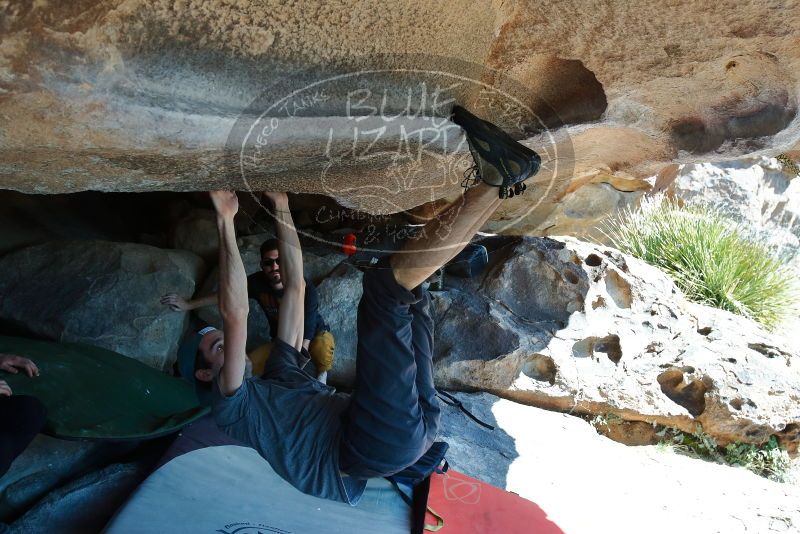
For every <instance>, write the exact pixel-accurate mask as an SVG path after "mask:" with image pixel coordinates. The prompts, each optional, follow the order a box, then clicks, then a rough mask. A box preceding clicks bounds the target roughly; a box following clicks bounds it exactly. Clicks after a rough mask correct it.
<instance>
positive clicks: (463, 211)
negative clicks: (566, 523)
mask: <svg viewBox="0 0 800 534" xmlns="http://www.w3.org/2000/svg"><path fill="white" fill-rule="evenodd" d="M453 121H454V122H455V123H456V124H459V125H460V126H462V128H464V129H465V131H466V134H467V139H468V141H469V146H470V150H471V152H472V155H473V158H474V159H475V166H474V167H473V169H472V171H473V173H474V175H473V176H471V177H470V179H469V180H468V181H467V183H466V184H465V186H466V187H467V190H466V191H465V193H464V195H463V196H462V197H460V198H459V200H458V201H456V202H455V203H454V204H453V205H451V206H450V207H449V208H447V210H445V211H446V212H447V211H449V212H450V215H451V217H447V216H446V215H447V213H445V214H444V215H445V216H443V217H440V218H437V219H434V220H432V221H430V222H429V223H427V225H426V226H427V227H428V230H429V231H427V232H426V233H425V236H426V237H425V238H423V239H419V240H411V241H409V242H407V243H406V244H405V245H404V248H402V249H401V250H399V251H397V252H395V253H394V254H393V255H391V256H390V257H388V258H384V259H383V260H381V261H380V262H378V264H376V265H375V266H373V267H370V268H367V269H366V271H365V273H364V278H363V296H362V298H361V302H360V304H359V307H358V316H357V319H356V321H357V324H358V346H357V361H356V384H355V390H354V392H353V394H352V395H350V396H347V395H344V394H340V393H337V392H336V391H335V390H334V389H333V388H331V387H329V386H326V385H324V384H322V383H320V382H319V381H317V380H316V379H315V377H313V376H312V375H309V374H307V373H306V372H305V371H303V370H302V369H301V368H300V367H299V365H298V361H301V360H302V358H303V353H304V347H303V337H304V336H303V324H304V300H305V290H306V283H305V280H304V279H303V261H302V253H301V248H300V241H299V239H298V236H297V232H296V231H295V229H294V225H293V221H292V216H291V213H290V211H289V201H288V197H287V196H286V194H285V193H264V196H265V198H266V199H268V201H269V203H270V204H271V209H272V213H273V214H274V217H275V220H276V225H277V235H278V250H279V253H280V258H281V272H282V278H283V287H284V291H283V298H282V299H281V302H280V314H279V319H278V327H277V334H276V335H275V337H274V343H273V346H272V353H271V354H270V357H269V359H268V360H267V362H266V367H265V370H264V373H263V375H262V377H253V378H249V379H246V380H245V379H244V373H245V365H246V354H245V343H246V338H247V315H248V291H247V277H246V275H245V271H244V266H243V264H242V259H241V257H240V255H239V251H238V248H237V246H236V236H235V233H234V224H233V218H234V215H235V214H236V212H237V210H238V199H237V197H236V194H235V193H233V192H227V191H215V192H212V193H211V198H212V201H213V203H214V207H215V209H216V211H217V221H218V228H219V237H220V239H219V242H220V260H219V268H220V284H219V308H220V312H221V314H222V318H223V322H224V332H223V334H222V335H221V336H219V337H220V339H219V343H214V344H213V346H209V347H206V349H207V350H205V349H202V348H201V350H202V352H203V354H202V355H203V358H204V359H205V360H206V361H207V362H208V365H209V367H210V370H211V374H212V376H213V377H214V378H213V387H212V390H213V391H212V394H213V396H214V400H213V402H212V411H213V414H214V418H215V420H216V423H217V424H218V425H219V427H220V428H221V429H223V431H225V432H226V433H227V434H229V435H230V436H232V437H234V438H235V439H237V440H239V441H241V442H243V443H245V444H248V445H250V446H252V447H253V448H254V449H255V450H257V451H258V452H259V453H260V454H261V455H262V456H263V457H264V458H265V459H266V460H267V461H268V462H269V463H270V465H271V466H272V467H273V469H274V470H275V471H276V472H277V473H278V474H279V475H280V476H281V477H282V478H283V479H285V480H286V481H288V482H289V483H291V484H292V485H293V486H294V487H296V488H297V489H299V490H300V491H302V492H304V493H307V494H311V495H315V496H318V497H323V498H327V499H332V500H336V501H342V502H347V503H350V504H353V505H355V504H356V503H357V502H358V501H359V499H360V498H361V495H362V493H363V491H364V488H365V486H366V481H367V479H368V478H371V477H384V476H389V475H392V474H394V473H397V472H399V471H401V470H403V469H405V468H407V467H409V466H412V465H414V464H415V463H416V462H418V460H419V459H420V458H421V457H422V456H423V455H424V454H425V453H426V452H427V451H428V450H429V448H431V446H432V444H433V443H434V438H435V437H436V433H437V430H438V425H439V407H438V405H437V400H436V397H435V395H436V390H435V389H434V384H433V363H432V359H431V358H432V354H433V333H432V327H433V321H432V319H431V315H430V298H429V296H428V294H427V292H426V291H425V290H423V289H422V287H421V284H422V283H423V282H424V281H425V280H426V279H427V278H428V277H429V276H431V275H432V274H433V273H435V272H436V271H437V270H438V269H439V268H440V267H441V266H442V265H444V264H445V263H446V262H447V261H448V260H450V259H451V258H453V257H454V256H455V255H456V254H458V252H459V251H461V250H462V249H463V248H464V247H465V246H466V245H467V244H468V243H469V241H470V239H471V238H472V236H473V235H474V234H475V233H476V232H477V231H478V229H480V228H481V226H482V225H483V224H484V223H485V222H486V220H487V219H488V218H489V217H490V216H491V215H492V213H494V211H495V209H496V208H497V207H498V206H499V204H500V203H501V202H502V199H503V198H505V197H507V196H511V195H513V194H514V193H516V194H519V193H522V192H523V191H524V184H523V182H524V180H526V179H527V178H529V177H530V176H532V175H534V174H535V173H536V172H537V170H538V167H539V162H540V160H539V156H538V155H537V154H536V153H535V152H534V151H532V150H530V149H528V148H526V147H524V146H523V145H521V144H519V143H517V142H516V141H514V140H513V139H511V137H509V136H508V135H506V134H505V133H504V132H502V131H501V130H500V129H499V128H497V127H495V126H494V125H492V124H490V123H488V122H486V121H483V120H481V119H479V118H477V117H475V116H474V115H472V114H471V113H469V112H468V111H466V110H464V109H463V108H458V107H457V108H455V109H454V114H453ZM495 188H499V194H498V190H497V189H495ZM441 221H447V227H448V228H447V229H448V231H447V232H446V235H445V233H441V232H438V231H437V230H440V228H439V226H441V225H442V224H443V223H442V222H441Z"/></svg>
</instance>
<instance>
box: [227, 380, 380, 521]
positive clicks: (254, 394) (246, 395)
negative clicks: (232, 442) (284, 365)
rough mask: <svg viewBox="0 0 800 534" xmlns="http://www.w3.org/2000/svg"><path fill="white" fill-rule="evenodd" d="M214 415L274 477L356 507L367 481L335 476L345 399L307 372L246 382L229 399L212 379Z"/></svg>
mask: <svg viewBox="0 0 800 534" xmlns="http://www.w3.org/2000/svg"><path fill="white" fill-rule="evenodd" d="M213 391H214V400H213V403H212V413H213V414H214V419H215V420H216V422H217V425H219V427H220V428H221V429H222V430H223V431H224V432H225V433H226V434H228V435H229V436H231V437H233V438H235V439H237V440H239V441H241V442H243V443H245V444H247V445H250V446H251V447H253V448H254V449H255V450H256V451H258V453H259V454H260V455H261V456H263V457H264V459H266V460H267V461H268V462H269V464H270V465H271V466H272V468H273V469H274V470H275V472H276V473H278V475H280V476H281V478H283V479H284V480H286V481H287V482H289V483H290V484H292V485H293V486H294V487H295V488H297V489H298V490H300V491H302V492H303V493H306V494H309V495H314V496H317V497H322V498H325V499H331V500H334V501H341V502H346V503H349V504H352V505H355V504H356V503H357V502H358V501H359V499H360V498H361V495H362V494H363V492H364V487H365V486H366V480H356V479H353V478H351V477H348V476H346V475H342V474H340V472H339V442H340V440H341V435H342V414H343V412H344V411H345V409H346V408H347V406H348V404H349V396H347V395H344V394H341V393H336V390H335V389H334V388H332V387H330V386H326V385H324V384H322V383H320V382H319V381H317V380H316V379H314V378H313V377H311V376H310V375H308V374H307V373H305V372H303V371H301V370H299V369H296V368H293V369H285V370H284V371H283V372H282V373H281V374H280V376H279V377H277V378H269V379H266V380H265V379H261V378H255V377H253V378H248V379H247V380H245V381H244V382H243V383H242V386H241V387H240V388H239V389H238V390H237V391H236V393H234V394H233V395H231V396H230V397H225V396H223V395H222V394H221V393H220V391H219V386H218V384H217V382H216V381H215V382H214V384H213Z"/></svg>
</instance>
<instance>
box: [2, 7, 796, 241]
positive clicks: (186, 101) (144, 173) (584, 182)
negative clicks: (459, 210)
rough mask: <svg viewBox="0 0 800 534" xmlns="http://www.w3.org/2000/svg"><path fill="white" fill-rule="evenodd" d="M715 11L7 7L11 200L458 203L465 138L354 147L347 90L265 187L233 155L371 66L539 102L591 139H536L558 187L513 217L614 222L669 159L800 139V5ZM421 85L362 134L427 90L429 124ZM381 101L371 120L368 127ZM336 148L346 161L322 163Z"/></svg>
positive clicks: (298, 129) (462, 95) (268, 167)
mask: <svg viewBox="0 0 800 534" xmlns="http://www.w3.org/2000/svg"><path fill="white" fill-rule="evenodd" d="M706 7H707V6H700V5H699V4H697V3H692V2H674V3H671V4H669V5H663V3H662V2H656V1H655V0H638V1H637V2H634V3H632V4H630V5H626V7H625V9H624V10H620V9H617V8H615V6H614V5H613V4H610V3H608V2H606V1H604V0H596V1H591V2H583V1H567V2H561V1H559V2H551V1H547V2H532V1H530V0H515V1H513V2H503V3H496V2H488V1H481V2H467V1H463V0H449V1H447V2H437V3H434V4H425V5H420V4H418V3H414V2H407V1H402V2H392V3H391V4H386V5H384V4H381V5H380V6H377V5H366V4H360V3H357V2H355V3H353V2H345V1H342V2H336V3H326V4H325V6H316V5H315V6H309V5H301V4H296V3H288V4H282V5H281V6H273V5H270V6H267V5H261V4H258V3H254V2H240V3H237V4H235V5H232V4H228V3H222V2H195V1H190V2H181V3H171V2H156V3H155V4H153V3H150V4H148V5H146V6H145V5H144V4H142V3H141V2H139V1H138V0H137V1H134V2H117V1H114V0H112V1H109V2H103V3H100V4H97V3H92V2H83V1H79V2H69V3H67V4H64V3H61V4H59V3H50V4H38V3H34V4H25V5H22V4H18V3H9V4H8V5H5V6H3V7H2V8H0V9H2V23H0V24H1V26H0V31H2V32H3V40H2V46H0V88H1V89H2V94H3V97H2V99H1V100H0V113H2V116H3V117H4V119H5V120H4V121H3V123H2V125H0V132H2V144H0V155H2V158H0V159H2V161H3V164H2V166H0V177H2V187H4V188H10V189H16V190H19V191H27V192H37V193H48V192H49V193H52V192H67V191H78V190H85V189H97V190H105V191H110V190H117V191H143V190H208V189H211V188H215V187H220V186H223V185H225V186H227V187H233V188H237V189H247V188H251V187H252V188H268V189H273V190H278V189H280V190H292V191H297V192H301V191H302V192H308V193H322V194H326V195H329V196H333V197H335V198H337V199H338V200H339V201H340V202H342V203H343V204H345V205H348V206H351V207H358V208H360V209H364V210H366V211H370V212H373V213H377V212H387V211H400V210H402V209H406V208H410V207H413V206H416V205H420V204H422V203H424V202H428V201H431V200H435V199H437V198H444V197H447V196H449V195H452V194H454V193H456V192H458V182H459V181H460V174H461V171H462V170H463V169H462V168H461V166H460V163H461V162H462V161H461V159H462V156H463V152H458V151H457V153H450V155H449V156H447V157H442V154H441V153H442V151H443V150H445V149H446V148H447V147H448V146H451V144H452V142H456V143H457V140H455V139H449V140H447V141H445V140H443V139H442V135H443V130H444V129H447V128H448V125H447V124H441V125H439V126H438V127H434V128H428V127H429V126H430V125H427V126H425V127H420V124H419V123H417V127H420V129H419V130H414V131H420V132H422V131H425V132H427V133H426V135H427V134H430V136H434V137H436V139H437V140H436V141H435V142H431V143H430V144H427V143H428V142H429V141H431V139H430V138H425V139H424V140H423V139H422V137H420V138H419V139H416V140H411V141H409V140H408V139H405V140H404V138H403V136H402V134H401V131H400V130H399V129H398V128H396V127H395V128H389V129H388V130H386V132H385V135H383V137H382V138H381V139H376V138H373V139H372V140H371V141H375V143H374V144H370V143H371V141H370V140H369V139H364V140H365V141H366V145H365V146H361V145H359V147H358V149H357V150H353V151H351V152H348V151H347V150H346V147H347V146H348V143H351V144H352V139H353V135H352V134H353V132H354V131H355V130H354V129H353V119H354V117H355V115H357V114H355V115H353V116H351V117H350V119H348V118H347V117H348V114H349V113H350V111H352V110H353V109H355V108H353V107H350V108H348V107H347V106H346V103H347V98H345V97H346V94H347V90H346V87H344V86H336V87H334V86H331V87H330V88H329V89H328V90H327V92H326V93H325V94H322V93H323V92H320V93H318V94H317V95H316V96H315V97H314V98H312V99H311V100H302V101H299V102H294V103H293V107H292V109H291V110H290V113H288V114H289V115H291V117H286V116H284V117H283V119H286V120H283V121H282V122H281V124H280V128H279V129H278V130H279V131H277V133H275V134H274V135H272V133H271V132H267V133H270V135H271V140H270V144H269V150H268V151H266V152H265V154H267V155H266V159H264V160H263V163H264V165H263V168H261V169H260V170H259V172H256V173H253V174H251V175H249V176H248V180H246V181H243V180H242V177H241V176H240V174H239V172H238V171H239V170H240V169H239V167H238V164H237V162H238V161H239V154H238V153H236V151H230V150H226V143H227V141H228V138H229V134H230V133H231V131H232V130H236V129H237V128H238V127H240V126H241V124H238V125H237V122H236V118H237V117H240V116H241V115H242V113H243V111H244V110H245V109H246V108H247V107H248V106H249V105H250V104H251V103H253V102H254V101H255V100H256V99H257V97H258V96H259V95H260V94H262V93H263V92H264V90H265V88H266V96H265V101H267V102H274V101H275V100H276V99H277V98H280V96H281V95H285V94H287V92H286V88H287V87H288V86H292V88H293V89H297V88H298V87H302V86H304V85H307V84H308V83H309V82H315V81H318V80H321V79H326V78H330V77H331V76H337V75H342V74H346V73H349V72H352V71H353V70H354V69H369V68H376V69H395V70H396V69H399V68H409V67H414V68H424V69H428V70H435V71H437V72H444V73H448V75H455V76H461V77H463V78H465V79H469V80H470V82H469V83H468V84H466V85H464V87H463V88H460V89H458V90H454V91H453V93H452V96H453V97H454V98H455V99H456V100H458V101H461V102H464V103H466V104H468V105H469V106H470V107H473V108H474V109H476V110H478V111H481V112H483V113H484V114H485V115H487V116H490V117H491V118H492V119H494V120H496V121H497V122H499V123H500V124H503V125H506V124H507V123H508V124H511V123H513V122H514V120H513V119H514V117H513V116H512V117H509V116H506V115H504V114H503V113H500V112H499V111H498V110H499V109H501V107H500V106H497V105H495V104H497V102H496V99H494V97H492V98H484V97H485V94H484V89H486V88H488V87H491V88H494V89H493V90H496V91H498V92H500V93H502V94H504V95H505V96H504V97H503V98H504V99H505V100H504V101H505V102H510V101H511V100H513V99H516V101H517V102H518V103H521V104H522V105H523V107H524V108H525V109H526V110H527V111H525V113H524V114H523V119H524V120H523V122H524V123H525V124H524V125H523V126H525V127H527V128H531V127H532V128H536V127H537V126H538V127H541V126H542V124H544V125H545V126H548V127H550V128H558V127H559V126H560V125H561V124H578V125H580V126H579V127H578V128H574V127H573V128H569V129H565V128H561V129H560V130H559V131H558V132H555V134H556V135H555V137H554V138H549V139H548V138H542V137H541V136H538V137H537V136H534V137H532V138H530V139H529V143H530V144H531V145H533V146H535V147H537V148H538V149H539V150H540V151H541V152H542V153H543V154H544V155H545V158H544V159H545V163H546V165H545V169H544V171H543V173H544V174H543V175H542V180H541V181H540V182H537V183H533V184H531V185H535V187H532V188H530V191H529V193H528V194H526V195H524V196H523V197H521V198H519V199H515V200H514V201H512V202H509V203H508V205H507V206H504V209H503V211H501V212H498V214H497V216H496V222H497V223H498V226H499V227H502V231H504V232H507V233H510V232H530V231H532V230H533V229H539V230H541V226H540V223H542V222H543V221H545V219H547V218H548V217H549V216H551V214H552V213H553V211H554V206H556V205H558V203H560V202H566V201H567V200H568V199H569V196H570V195H574V194H577V193H578V192H579V191H582V190H583V188H588V189H586V190H583V191H582V194H583V195H584V196H591V197H594V196H598V197H600V200H599V201H598V202H597V203H595V206H594V209H595V210H597V211H599V210H603V209H612V207H613V206H614V205H615V204H616V205H619V204H624V203H625V201H626V200H625V198H624V197H625V195H626V194H627V193H629V192H631V191H636V190H641V189H649V188H650V187H651V186H652V184H650V183H647V182H645V181H643V179H644V178H646V177H648V176H652V175H655V174H656V173H657V172H658V171H660V170H661V169H662V168H663V167H664V166H665V164H666V163H670V162H675V161H690V160H693V159H694V158H701V156H699V155H698V154H705V156H702V158H701V159H704V160H708V159H709V158H718V157H729V156H730V154H733V153H736V154H742V153H748V152H752V151H755V150H761V149H763V150H767V151H775V152H777V151H779V150H780V149H783V148H788V147H790V146H792V145H794V144H796V143H797V136H798V134H797V131H796V129H794V130H793V129H792V128H787V126H789V125H790V123H791V121H792V120H793V119H794V117H795V116H796V113H797V89H796V87H797V80H796V75H795V74H794V73H796V72H797V71H798V66H800V53H798V47H797V46H796V42H795V41H796V38H795V37H794V32H793V31H792V29H793V28H796V27H797V26H798V24H800V19H799V17H800V14H798V13H799V11H798V10H797V9H795V8H794V6H791V5H782V4H781V5H776V6H773V7H771V8H770V9H763V6H762V5H761V4H760V3H758V2H749V3H748V2H746V3H744V4H742V3H740V2H728V1H724V2H718V3H716V4H715V5H714V6H713V8H711V9H712V15H711V16H706V12H705V10H706ZM409 21H413V23H412V22H409ZM665 28H668V31H666V30H665ZM710 36H713V38H712V37H710ZM386 54H391V55H386ZM403 54H410V55H409V56H405V57H403ZM415 54H416V55H415ZM420 55H422V56H424V57H420ZM434 55H435V56H434ZM431 56H434V57H431ZM276 73H280V76H279V77H278V76H276ZM290 79H291V80H294V81H293V82H289V81H288V80H290ZM447 80H449V81H452V78H447V77H446V76H442V77H440V81H442V82H444V81H447ZM417 81H418V80H415V79H414V78H413V77H403V76H400V75H399V74H397V73H396V72H395V74H393V75H390V76H387V77H386V79H384V80H383V81H382V82H381V84H382V85H381V87H384V88H387V93H386V94H387V95H388V96H387V99H388V100H387V101H388V102H389V104H390V105H389V108H390V110H389V112H388V113H385V114H384V115H383V119H378V122H372V123H371V122H369V121H366V122H360V123H359V124H360V125H359V131H360V132H362V133H363V132H365V131H369V130H370V129H372V130H375V129H376V128H378V127H379V126H381V125H383V126H387V125H389V123H390V122H391V121H388V120H387V119H386V117H388V116H391V114H392V113H397V112H400V111H402V110H403V108H404V106H405V103H406V100H407V97H408V95H409V89H412V91H411V93H413V96H414V102H413V103H412V104H411V109H412V111H416V110H419V109H421V108H422V107H424V106H426V105H429V104H430V103H431V102H432V99H433V93H425V94H426V95H427V97H429V98H428V99H427V100H426V104H422V103H421V100H420V97H421V96H422V93H420V92H417V89H418V88H419V84H418V83H416V82H417ZM272 82H274V83H272ZM292 84H294V85H292ZM481 84H483V85H481ZM345 85H346V84H345ZM441 85H442V86H445V85H447V84H445V83H442V84H441ZM434 86H435V84H430V87H431V88H432V87H434ZM311 96H314V95H311ZM380 100H381V99H380V97H379V98H377V102H378V104H379V105H380ZM501 100H502V99H501ZM351 103H352V102H351ZM374 103H375V102H372V101H369V102H366V101H365V102H362V103H361V104H362V105H361V107H360V108H359V105H358V103H357V102H356V104H357V105H356V106H355V107H356V108H359V110H358V111H359V112H360V113H366V112H367V111H366V110H367V106H372V105H373V104H374ZM261 104H264V102H260V104H259V105H261ZM493 106H494V107H493ZM426 109H427V110H428V111H431V108H426ZM446 109H447V105H445V106H443V107H442V108H441V109H439V110H438V111H439V112H441V113H440V114H442V113H446ZM251 111H253V110H252V109H251ZM284 111H286V109H284ZM433 114H434V115H435V114H436V112H435V110H434V112H433ZM285 115H286V113H285ZM323 117H324V118H323ZM532 117H533V118H532ZM360 118H364V117H363V116H361V117H360ZM373 118H376V117H375V116H373ZM598 119H599V121H598ZM248 120H249V119H248ZM583 123H591V125H590V126H588V127H587V126H584V125H583ZM409 124H411V123H409ZM395 126H396V125H395ZM587 128H588V129H587ZM408 131H411V130H408ZM778 132H781V133H780V134H779V135H777V136H775V137H771V136H774V135H775V134H776V133H778ZM334 134H335V135H334ZM528 135H530V134H528ZM234 137H235V136H234ZM329 139H330V140H331V142H332V145H330V146H333V147H334V148H336V150H334V152H333V153H335V155H336V157H334V158H329V157H325V154H323V153H321V152H320V150H319V149H320V147H323V151H322V152H325V150H324V148H325V147H327V146H328V144H327V143H328V140H329ZM406 142H407V143H406ZM398 144H399V145H400V148H398ZM406 144H407V145H408V146H410V147H413V148H419V147H420V146H421V145H423V146H425V148H426V150H427V152H426V153H425V154H424V156H423V157H420V158H418V160H415V165H413V166H404V165H400V166H393V165H390V163H391V162H392V161H394V160H393V159H392V158H389V157H388V156H386V154H383V155H380V156H381V157H370V158H362V157H361V156H363V155H364V153H363V152H362V151H361V149H362V148H370V147H371V148H370V150H372V149H375V150H383V151H386V150H388V151H394V152H395V153H397V152H402V148H403V147H404V146H405V145H406ZM573 145H574V147H573ZM633 147H635V148H636V149H635V150H633ZM462 148H463V147H462ZM556 148H558V149H559V150H556ZM573 148H574V150H573ZM679 150H680V151H681V152H680V153H679ZM328 155H330V154H328ZM378 155H379V154H377V153H374V154H371V156H378ZM387 158H388V159H387ZM331 164H333V165H332V166H331ZM545 174H546V176H544V175H545ZM609 188H611V189H613V190H614V191H606V190H608V189H609ZM620 197H622V198H620ZM583 204H584V205H585V202H584V203H583ZM520 213H522V214H524V215H525V220H524V221H517V219H518V215H519V214H520ZM557 215H558V214H555V215H553V216H557ZM509 220H514V221H516V223H515V225H513V226H512V227H508V225H507V223H508V221H509ZM551 222H552V221H551ZM555 224H556V225H557V224H558V222H557V221H556V222H555ZM545 227H547V225H545Z"/></svg>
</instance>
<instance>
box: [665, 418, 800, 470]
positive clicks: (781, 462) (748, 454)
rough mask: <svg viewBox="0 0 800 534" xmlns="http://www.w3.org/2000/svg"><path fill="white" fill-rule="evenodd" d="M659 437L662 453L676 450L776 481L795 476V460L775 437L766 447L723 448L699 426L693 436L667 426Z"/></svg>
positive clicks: (732, 446) (764, 445)
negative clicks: (793, 461)
mask: <svg viewBox="0 0 800 534" xmlns="http://www.w3.org/2000/svg"><path fill="white" fill-rule="evenodd" d="M656 435H657V436H659V437H661V438H662V439H661V441H660V442H659V444H658V447H659V449H661V450H672V451H674V452H676V453H679V454H684V455H687V456H692V457H695V458H701V459H704V460H710V461H713V462H717V463H720V464H726V465H731V466H739V467H744V468H745V469H748V470H749V471H752V472H753V473H755V474H757V475H759V476H762V477H765V478H768V479H770V480H774V481H776V482H789V481H790V479H791V477H792V475H791V472H792V460H791V459H790V458H789V454H788V453H787V452H786V451H785V450H783V449H782V448H781V447H780V445H779V444H778V439H777V438H776V437H775V436H770V438H769V440H768V441H767V442H766V443H764V444H762V445H751V444H749V443H738V442H737V443H730V444H729V445H728V446H727V447H724V448H723V447H719V446H718V445H717V442H716V440H715V439H714V438H713V437H711V436H709V435H708V434H706V433H705V432H703V430H702V428H700V426H699V425H698V427H697V429H696V430H695V432H693V433H691V434H690V433H687V432H683V431H681V430H678V429H676V428H670V427H664V428H663V429H661V430H660V431H659V432H657V433H656Z"/></svg>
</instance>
